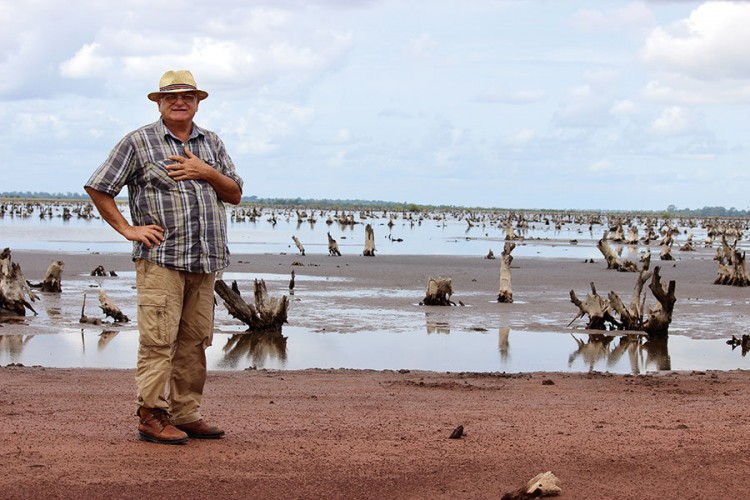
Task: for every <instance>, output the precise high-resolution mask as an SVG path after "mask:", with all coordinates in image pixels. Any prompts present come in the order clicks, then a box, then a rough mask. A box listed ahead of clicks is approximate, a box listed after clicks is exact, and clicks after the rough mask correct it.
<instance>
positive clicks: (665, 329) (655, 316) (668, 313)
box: [643, 266, 677, 336]
mask: <svg viewBox="0 0 750 500" xmlns="http://www.w3.org/2000/svg"><path fill="white" fill-rule="evenodd" d="M659 270H660V268H659V266H656V267H655V268H654V275H653V277H652V278H651V284H650V285H649V288H650V289H651V293H653V294H654V297H656V300H657V301H658V302H659V303H658V304H656V305H655V306H654V307H653V308H649V310H648V319H647V320H646V322H645V323H644V324H643V330H644V331H645V332H646V333H648V334H649V335H656V336H666V335H667V334H668V333H669V325H670V323H672V310H673V309H674V304H675V302H676V301H677V299H676V298H675V296H674V292H675V288H676V283H675V281H674V280H671V281H670V282H669V286H668V287H667V289H664V288H663V287H662V285H661V276H660V275H659Z"/></svg>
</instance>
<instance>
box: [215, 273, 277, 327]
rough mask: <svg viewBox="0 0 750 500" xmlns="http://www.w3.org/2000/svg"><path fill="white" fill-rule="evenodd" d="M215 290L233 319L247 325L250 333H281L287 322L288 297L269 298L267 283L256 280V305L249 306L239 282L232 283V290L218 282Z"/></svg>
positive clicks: (221, 281) (254, 286) (222, 282)
mask: <svg viewBox="0 0 750 500" xmlns="http://www.w3.org/2000/svg"><path fill="white" fill-rule="evenodd" d="M214 290H215V291H216V293H217V294H219V297H221V298H222V300H224V306H225V307H226V308H227V310H228V311H229V314H230V315H232V317H233V318H235V319H238V320H240V321H242V322H243V323H245V324H246V325H247V331H248V332H279V333H280V332H281V327H282V325H283V324H284V323H286V322H287V309H288V307H289V299H288V298H287V296H286V295H284V296H282V297H281V298H280V299H278V298H276V297H269V296H268V291H267V290H266V282H265V281H263V280H262V279H261V280H257V279H256V280H255V281H254V283H253V295H254V298H255V304H248V303H247V302H245V301H244V300H243V299H242V296H241V295H240V290H239V287H238V286H237V282H236V281H234V282H232V287H231V288H230V287H229V286H228V285H227V284H226V283H225V282H224V280H216V283H215V284H214Z"/></svg>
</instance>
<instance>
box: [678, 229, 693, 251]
mask: <svg viewBox="0 0 750 500" xmlns="http://www.w3.org/2000/svg"><path fill="white" fill-rule="evenodd" d="M680 252H695V247H693V233H690V234H688V236H687V241H686V242H685V244H684V245H682V246H681V247H680Z"/></svg>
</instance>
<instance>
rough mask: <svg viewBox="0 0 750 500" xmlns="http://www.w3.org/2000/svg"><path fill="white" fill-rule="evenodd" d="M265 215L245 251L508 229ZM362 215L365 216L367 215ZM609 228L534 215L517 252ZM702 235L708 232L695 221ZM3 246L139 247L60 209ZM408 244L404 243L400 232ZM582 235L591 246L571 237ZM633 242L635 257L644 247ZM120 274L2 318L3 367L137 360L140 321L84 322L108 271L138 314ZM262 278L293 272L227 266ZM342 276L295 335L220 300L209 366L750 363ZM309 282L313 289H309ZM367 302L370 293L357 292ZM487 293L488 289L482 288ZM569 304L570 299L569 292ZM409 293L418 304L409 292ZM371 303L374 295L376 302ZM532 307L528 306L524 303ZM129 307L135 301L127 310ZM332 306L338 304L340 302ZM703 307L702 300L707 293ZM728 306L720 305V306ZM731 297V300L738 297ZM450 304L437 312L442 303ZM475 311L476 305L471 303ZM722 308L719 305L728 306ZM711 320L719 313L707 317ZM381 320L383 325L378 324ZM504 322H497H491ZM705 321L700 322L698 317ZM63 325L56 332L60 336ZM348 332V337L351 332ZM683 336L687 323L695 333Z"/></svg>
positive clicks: (488, 244)
mask: <svg viewBox="0 0 750 500" xmlns="http://www.w3.org/2000/svg"><path fill="white" fill-rule="evenodd" d="M268 216H269V214H264V216H262V217H258V218H257V219H256V221H255V222H231V223H230V225H229V240H230V248H231V249H232V251H233V252H234V253H236V254H254V253H255V254H257V253H270V254H279V253H290V254H296V253H297V252H298V250H297V248H296V247H295V246H294V244H293V242H292V239H291V237H292V236H293V235H295V236H297V237H298V238H299V239H300V240H301V241H302V243H303V245H304V246H305V249H306V251H307V253H308V254H325V253H327V236H326V233H327V232H330V233H331V235H332V236H333V237H334V238H335V239H336V240H337V241H338V244H339V247H340V248H341V251H342V253H344V254H360V253H361V252H362V250H363V247H364V222H368V223H371V224H372V225H373V227H374V230H375V235H376V252H377V253H378V254H379V255H430V254H434V255H473V256H476V255H486V254H487V252H488V251H489V250H490V249H493V250H494V252H495V254H496V255H497V254H499V253H500V251H501V249H502V245H503V243H504V237H505V233H504V229H502V228H500V227H498V226H496V225H492V224H489V223H486V224H481V225H475V226H474V227H471V228H468V225H467V223H466V222H465V221H463V220H460V219H457V218H448V217H446V218H444V219H442V220H424V221H422V222H421V223H413V222H412V221H409V220H404V219H396V220H394V221H393V224H392V226H390V227H389V226H388V225H386V223H387V219H385V218H372V219H369V220H368V221H363V223H359V224H356V225H354V226H342V225H341V224H338V223H333V224H330V225H329V224H326V223H325V215H324V214H321V215H318V222H316V223H315V224H310V223H309V222H303V223H298V222H297V221H296V216H294V217H288V218H287V217H282V216H279V217H277V219H276V223H275V224H274V223H271V222H269V221H268V220H267V217H268ZM358 222H359V221H358ZM603 231H604V229H603V228H602V227H601V226H598V227H596V228H594V229H592V230H589V227H588V226H581V225H575V224H565V225H564V226H563V227H562V228H561V229H560V230H555V229H553V228H552V227H550V226H547V225H545V224H543V223H536V224H531V225H530V227H529V229H528V230H526V231H525V232H524V237H525V238H526V239H525V240H523V241H518V242H517V246H516V249H515V250H514V256H527V257H541V258H545V257H547V258H560V257H567V258H575V259H580V260H583V259H589V258H591V259H593V258H597V259H599V258H600V257H601V254H600V253H599V251H598V250H597V249H596V247H595V244H594V242H595V241H596V240H598V239H599V238H600V237H601V234H602V233H603ZM695 233H696V234H695V238H696V241H700V238H703V237H705V234H701V232H700V230H696V231H695ZM0 240H1V241H0V246H2V247H10V248H12V249H13V250H41V251H49V252H53V253H54V252H63V253H64V252H93V251H95V252H115V253H129V252H130V249H131V244H130V243H128V242H126V241H124V240H122V238H121V237H120V236H119V235H118V234H117V233H116V232H115V231H114V230H112V229H111V228H110V227H109V226H108V225H107V224H106V223H104V222H103V221H102V220H100V219H79V218H72V219H70V220H67V221H63V220H62V218H60V217H59V216H53V217H52V218H45V219H41V218H39V217H9V216H7V215H6V216H5V217H3V218H0ZM396 240H402V241H396ZM571 240H577V241H578V242H580V245H576V244H571ZM623 251H624V252H631V253H637V251H638V250H637V249H636V248H634V247H632V248H631V247H625V248H624V249H623ZM117 272H118V278H116V279H108V278H91V277H89V276H66V281H65V289H66V293H65V297H68V298H67V299H66V298H65V297H61V296H60V295H57V294H45V296H44V300H43V306H41V307H39V309H38V311H39V316H37V317H34V318H26V319H23V320H21V321H20V323H4V324H0V364H8V363H21V364H24V365H43V366H49V367H96V368H133V367H134V366H135V358H136V350H137V339H138V333H137V327H136V326H135V324H134V323H127V324H125V325H111V324H110V325H102V326H93V325H84V326H83V327H82V325H80V324H79V323H78V322H77V319H78V318H79V317H80V312H81V302H80V301H81V298H82V297H83V294H84V293H87V294H88V307H89V308H94V309H98V308H97V297H96V289H97V282H99V283H101V282H102V281H104V280H106V289H107V293H108V295H109V296H110V297H111V298H112V300H113V301H114V302H115V303H117V304H120V305H121V307H122V308H123V311H124V312H125V313H126V314H128V315H130V316H131V318H132V319H135V318H134V317H133V316H134V315H135V313H134V310H133V309H134V306H133V305H132V304H130V303H131V302H133V296H134V293H133V288H134V281H135V276H134V272H132V271H123V270H117ZM256 278H262V279H264V280H265V281H266V282H267V283H268V284H269V292H270V293H273V292H272V288H277V289H279V290H282V293H284V292H283V290H284V287H285V285H286V283H287V282H288V279H289V277H288V275H286V274H284V275H281V274H265V275H258V274H253V275H252V276H250V275H249V274H247V273H234V272H232V273H226V274H225V275H224V279H226V280H228V281H229V280H237V281H238V282H239V284H240V288H241V289H251V282H252V279H256ZM316 280H317V281H327V282H335V281H337V280H338V281H343V280H344V278H325V277H316V276H307V275H305V274H304V272H299V273H298V274H297V276H296V281H297V282H298V284H299V288H301V289H303V290H305V289H306V290H305V294H304V299H303V300H301V299H300V298H299V296H298V297H291V299H292V304H291V307H292V308H294V309H296V310H295V317H304V318H305V321H306V322H305V326H304V327H303V326H300V325H295V324H294V319H293V317H292V316H290V322H291V324H290V325H288V326H285V327H284V335H285V336H286V339H285V340H283V339H279V338H269V337H264V336H259V335H243V334H242V331H243V330H244V325H241V324H238V322H237V321H236V320H234V319H233V318H231V317H229V316H228V314H227V313H226V311H225V310H224V309H223V308H217V318H216V334H215V338H214V345H213V346H211V347H210V348H209V350H208V351H207V356H208V363H209V368H210V369H219V370H237V369H246V368H249V367H256V368H269V369H303V368H357V369H378V370H382V369H393V370H397V369H419V370H431V371H452V372H457V371H479V372H490V371H493V372H494V371H500V372H502V371H504V372H530V371H575V372H581V371H590V370H596V371H606V372H612V373H645V372H652V371H658V370H708V369H721V370H727V369H734V368H742V369H747V368H750V366H749V365H748V363H749V362H748V359H747V358H746V357H745V356H744V355H743V354H742V353H741V352H740V351H739V349H737V350H732V349H731V348H730V347H729V346H727V345H726V343H725V340H724V339H710V340H696V339H692V338H688V337H686V336H683V335H679V333H680V331H681V330H680V323H679V321H676V322H675V324H674V325H673V327H674V328H671V329H670V330H671V331H673V332H675V333H677V335H671V336H670V338H669V341H668V342H667V343H664V342H662V343H658V342H647V341H646V340H645V339H643V338H639V337H617V338H612V337H599V336H589V335H588V334H587V333H583V332H582V331H580V330H578V331H576V330H566V329H564V328H562V327H561V326H560V325H564V324H565V323H566V322H567V320H565V321H564V322H561V320H560V318H558V317H548V318H546V317H544V316H540V317H535V318H534V322H535V323H536V324H537V325H542V329H544V330H547V326H546V325H549V329H548V331H536V330H538V329H539V328H537V329H535V331H527V330H524V328H528V324H527V323H526V322H524V323H523V326H520V327H519V324H518V322H516V323H508V320H507V318H503V317H502V316H501V315H500V314H498V315H486V316H483V317H481V318H476V319H475V318H473V317H472V315H471V314H470V311H469V309H470V307H467V308H457V309H456V308H449V309H452V312H451V313H446V312H438V311H435V310H432V309H431V310H425V309H424V308H419V307H418V306H417V304H416V303H414V304H411V303H410V302H408V301H409V300H414V297H419V296H420V293H421V290H402V289H399V290H391V289H378V288H372V289H362V290H352V289H351V288H350V287H349V288H346V289H345V288H344V287H342V288H337V287H330V286H329V287H324V288H321V287H317V286H313V285H315V283H314V282H315V281H316ZM308 284H309V285H311V286H308V287H306V285H308ZM393 298H397V299H399V302H400V303H407V304H409V305H413V308H408V307H407V308H406V309H403V308H402V309H398V310H395V309H383V308H382V307H381V306H380V305H379V304H380V302H379V301H378V300H377V299H393ZM358 299H365V300H361V301H359V300H358ZM476 299H477V300H485V298H484V297H476ZM560 300H563V301H567V298H566V297H561V299H560ZM404 301H406V302H404ZM369 303H373V304H372V305H369V307H366V306H364V305H363V304H369ZM519 303H520V302H519ZM123 304H127V306H128V307H127V308H126V307H123ZM331 304H335V307H334V308H331ZM695 305H697V303H695ZM719 306H720V305H717V307H719ZM726 307H731V304H727V305H726ZM438 309H439V308H438ZM467 311H469V312H467ZM717 314H718V315H719V316H720V315H721V312H718V313H717ZM703 319H705V321H706V323H705V324H706V327H707V328H708V327H710V325H711V324H712V323H713V322H714V320H715V318H710V317H706V318H703ZM372 325H377V327H376V328H373V326H372ZM488 325H492V326H488ZM693 326H695V324H694V325H693ZM51 332H56V333H51ZM341 332H346V333H341ZM683 333H684V332H683Z"/></svg>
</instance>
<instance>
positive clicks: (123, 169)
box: [84, 136, 135, 197]
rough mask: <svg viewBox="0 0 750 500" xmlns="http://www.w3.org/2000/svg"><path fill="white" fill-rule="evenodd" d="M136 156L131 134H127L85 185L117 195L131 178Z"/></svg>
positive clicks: (113, 195)
mask: <svg viewBox="0 0 750 500" xmlns="http://www.w3.org/2000/svg"><path fill="white" fill-rule="evenodd" d="M134 158H135V149H134V147H133V144H132V141H131V140H130V136H126V137H124V138H123V139H122V140H120V142H119V143H117V145H116V146H115V147H114V149H112V151H111V152H110V153H109V157H108V158H107V159H106V160H105V161H104V163H102V164H101V165H99V168H97V169H96V170H95V171H94V173H93V174H92V175H91V177H90V178H89V180H88V181H87V182H86V184H85V185H84V187H88V188H92V189H95V190H97V191H101V192H103V193H107V194H108V195H110V196H112V197H115V196H117V195H118V194H119V193H120V191H121V190H122V188H123V187H124V186H125V185H126V184H127V183H128V180H129V179H130V178H131V175H132V173H133V165H134Z"/></svg>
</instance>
